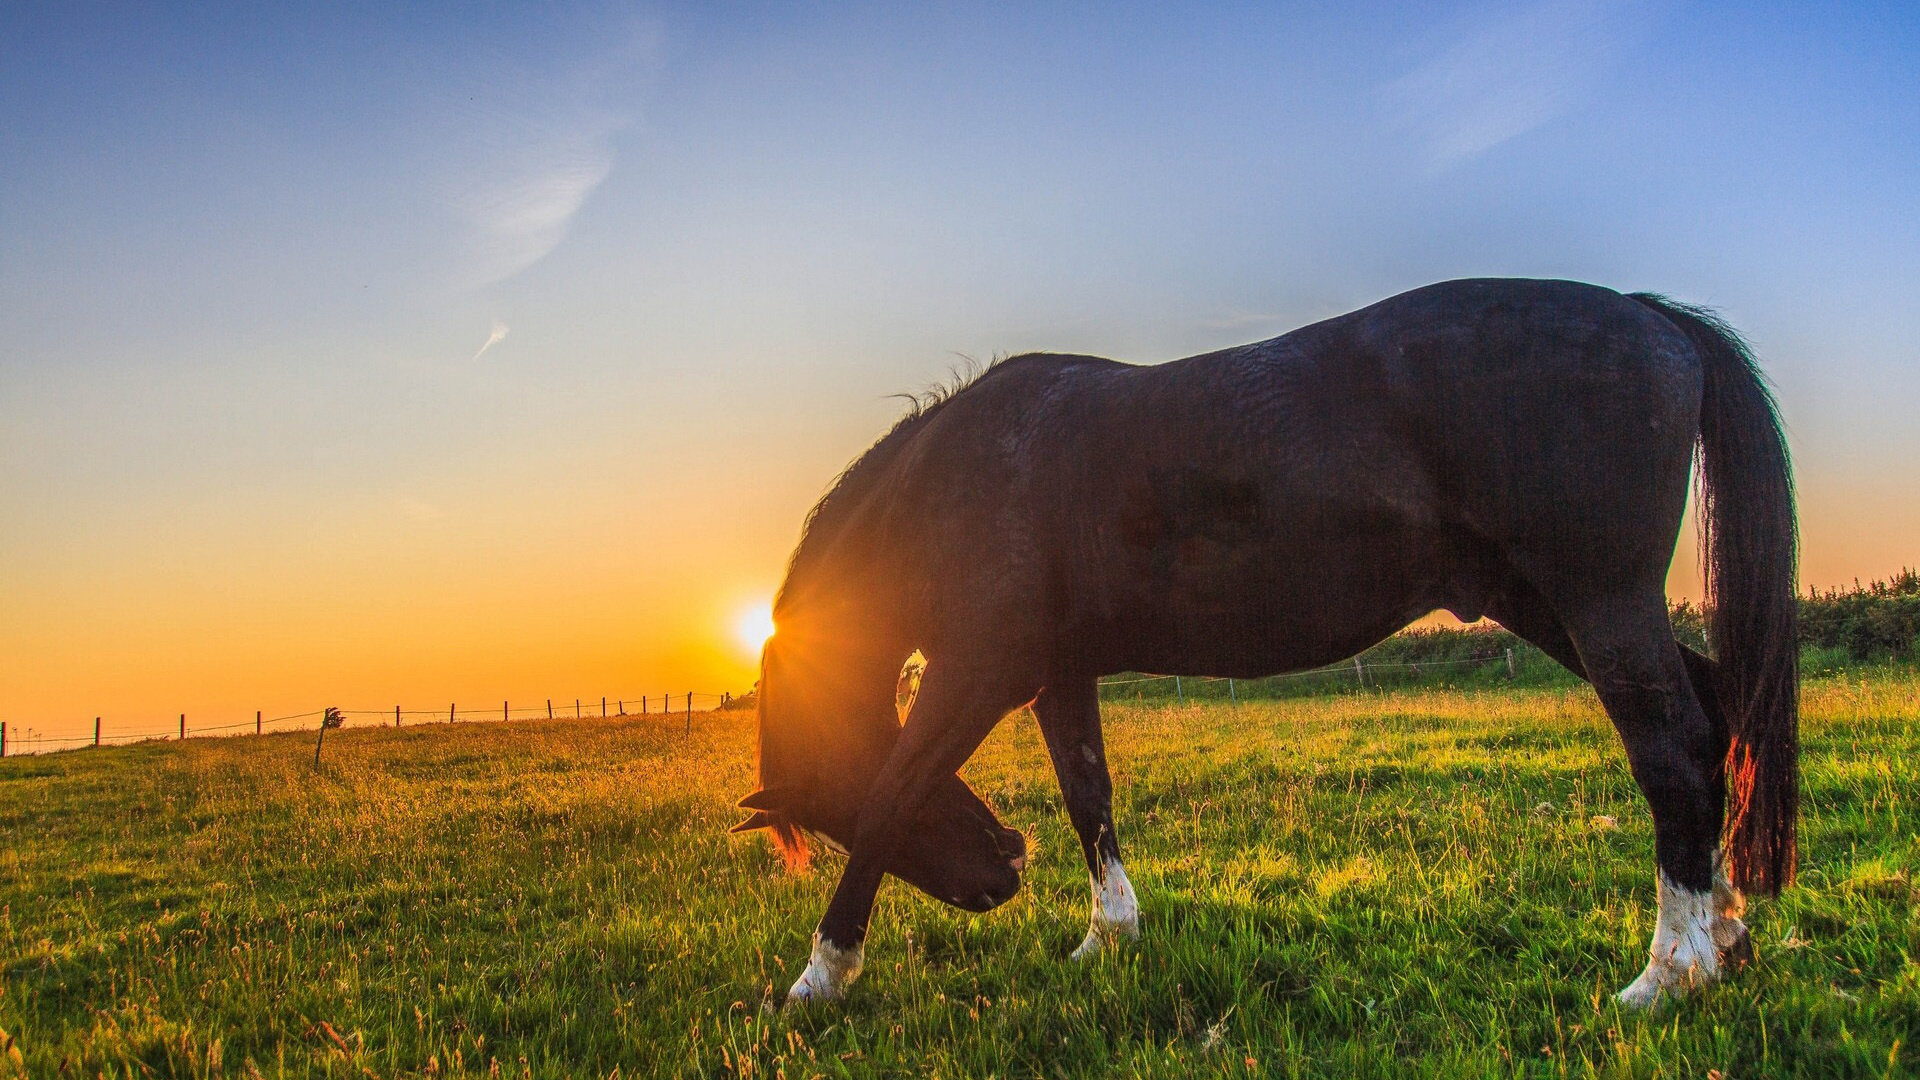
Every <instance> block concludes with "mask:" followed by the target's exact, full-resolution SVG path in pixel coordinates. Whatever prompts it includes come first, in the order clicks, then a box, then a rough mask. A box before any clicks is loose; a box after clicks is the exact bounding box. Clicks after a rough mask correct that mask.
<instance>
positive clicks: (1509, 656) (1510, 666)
mask: <svg viewBox="0 0 1920 1080" xmlns="http://www.w3.org/2000/svg"><path fill="white" fill-rule="evenodd" d="M1513 676H1514V670H1513V650H1512V649H1508V650H1507V678H1509V679H1511V678H1513Z"/></svg>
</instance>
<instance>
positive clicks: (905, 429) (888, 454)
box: [773, 358, 1005, 612]
mask: <svg viewBox="0 0 1920 1080" xmlns="http://www.w3.org/2000/svg"><path fill="white" fill-rule="evenodd" d="M963 359H964V360H965V363H964V364H963V365H962V366H961V367H959V368H957V369H955V370H954V371H953V372H952V373H951V375H950V376H949V377H948V378H947V379H946V381H944V382H938V383H934V384H933V385H931V386H928V387H927V388H926V389H924V390H921V391H920V392H918V393H901V394H895V395H893V396H894V397H895V398H898V399H900V400H902V401H905V402H906V403H907V412H906V415H904V416H902V417H900V419H898V420H896V421H894V424H893V427H891V428H889V429H887V433H886V434H885V435H882V436H880V438H879V439H878V440H876V441H875V442H874V444H873V445H872V446H870V447H868V448H867V451H866V453H864V454H861V455H860V456H859V457H857V458H854V459H853V461H852V462H851V463H849V464H848V465H847V467H846V468H844V469H842V470H840V475H839V476H836V477H834V480H833V483H831V484H829V485H828V486H827V493H826V494H825V495H822V496H821V497H820V501H819V502H816V503H814V504H813V509H811V510H809V511H807V517H806V520H805V521H804V522H802V523H801V526H800V542H799V543H798V544H796V545H795V546H794V549H793V555H792V556H791V557H790V558H788V560H787V575H786V578H785V580H784V581H783V582H782V584H781V586H780V592H779V594H778V595H776V596H775V597H774V605H773V606H774V611H775V612H778V611H780V609H781V603H782V601H784V600H786V599H788V598H789V591H790V589H791V588H792V586H793V585H794V584H795V582H796V580H797V579H804V577H805V572H806V570H808V569H810V568H811V567H812V566H813V565H814V564H816V563H817V562H818V560H819V559H820V558H821V557H822V555H823V554H824V552H825V551H826V550H828V549H829V548H831V547H832V546H833V544H834V542H835V541H837V540H839V539H840V537H841V536H842V535H843V534H844V532H845V530H846V528H847V526H848V524H849V522H850V521H851V520H852V518H853V517H854V512H855V511H856V510H858V509H859V507H860V504H861V503H862V502H863V501H865V499H866V498H867V497H868V496H869V495H871V494H872V493H873V492H874V490H875V489H876V488H877V487H879V486H880V483H881V481H882V479H883V478H884V476H885V475H886V473H887V471H888V468H889V467H890V466H891V465H892V464H893V463H894V462H895V461H897V460H899V457H900V453H901V451H902V450H904V449H905V448H906V446H907V444H909V443H910V442H912V441H913V435H914V433H915V432H917V431H919V430H920V429H921V428H922V427H924V426H925V425H926V423H927V421H929V420H931V419H933V417H934V415H935V414H937V413H938V412H939V411H940V410H941V409H942V408H944V407H945V406H946V404H947V403H948V402H949V401H952V400H953V399H954V398H955V397H956V396H958V395H959V394H960V392H961V391H963V390H965V389H967V388H968V387H970V386H972V385H974V384H975V383H978V382H979V381H980V380H981V379H984V378H986V377H987V375H989V374H990V373H992V371H993V370H994V369H995V368H997V367H999V366H1000V365H1001V364H1002V363H1004V362H1005V359H1004V358H996V359H995V360H994V361H993V362H992V363H990V364H986V365H981V364H980V363H979V362H977V361H975V360H973V359H971V358H963Z"/></svg>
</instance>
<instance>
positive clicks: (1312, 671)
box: [1100, 649, 1516, 701]
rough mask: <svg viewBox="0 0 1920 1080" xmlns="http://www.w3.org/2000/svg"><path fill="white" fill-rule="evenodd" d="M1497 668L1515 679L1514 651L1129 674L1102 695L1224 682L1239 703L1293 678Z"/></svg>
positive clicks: (1369, 680) (1363, 681)
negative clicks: (1245, 690) (1272, 671)
mask: <svg viewBox="0 0 1920 1080" xmlns="http://www.w3.org/2000/svg"><path fill="white" fill-rule="evenodd" d="M1494 665H1501V666H1504V667H1505V668H1506V675H1507V678H1509V679H1511V678H1513V677H1514V675H1515V673H1516V671H1515V667H1514V654H1513V650H1512V649H1506V650H1504V651H1502V652H1499V653H1490V654H1487V655H1484V656H1473V657H1466V658H1464V659H1453V660H1422V661H1405V662H1402V661H1381V660H1364V659H1362V658H1361V657H1358V656H1356V657H1354V658H1353V659H1352V660H1344V661H1341V662H1340V663H1338V664H1328V665H1326V666H1325V667H1317V668H1308V669H1307V670H1305V671H1289V672H1286V673H1284V674H1280V675H1263V676H1260V677H1259V678H1257V679H1234V678H1229V677H1226V676H1220V675H1129V676H1127V677H1125V678H1117V679H1102V680H1100V689H1101V691H1102V692H1103V696H1104V691H1106V690H1107V689H1108V688H1109V687H1116V686H1135V685H1139V684H1142V683H1166V682H1172V683H1173V693H1174V697H1175V699H1177V700H1180V701H1185V700H1186V697H1187V693H1186V688H1187V686H1188V685H1189V684H1199V685H1218V684H1220V683H1225V684H1227V697H1228V699H1229V700H1233V701H1237V700H1239V698H1240V687H1241V686H1243V685H1245V686H1248V687H1250V688H1252V687H1261V686H1267V685H1271V684H1275V683H1285V682H1287V681H1289V680H1293V679H1310V678H1316V677H1318V678H1325V677H1328V676H1333V677H1335V678H1342V679H1352V680H1353V681H1354V682H1355V684H1356V685H1358V686H1361V687H1367V686H1372V685H1375V683H1376V681H1377V676H1378V674H1379V673H1380V672H1382V671H1404V672H1406V673H1407V674H1410V675H1412V676H1414V677H1416V678H1418V677H1419V676H1421V675H1423V674H1425V673H1426V672H1428V671H1430V670H1434V669H1446V668H1457V667H1471V668H1484V667H1489V666H1494Z"/></svg>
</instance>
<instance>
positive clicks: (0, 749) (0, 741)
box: [0, 720, 7, 757]
mask: <svg viewBox="0 0 1920 1080" xmlns="http://www.w3.org/2000/svg"><path fill="white" fill-rule="evenodd" d="M6 756H7V722H6V721H5V720H0V757H6Z"/></svg>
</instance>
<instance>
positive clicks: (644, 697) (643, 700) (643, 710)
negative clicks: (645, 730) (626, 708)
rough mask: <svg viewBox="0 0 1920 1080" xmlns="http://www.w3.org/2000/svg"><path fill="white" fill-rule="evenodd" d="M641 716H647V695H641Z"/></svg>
mask: <svg viewBox="0 0 1920 1080" xmlns="http://www.w3.org/2000/svg"><path fill="white" fill-rule="evenodd" d="M640 715H641V716H645V715H647V695H645V694H641V695H640Z"/></svg>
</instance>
